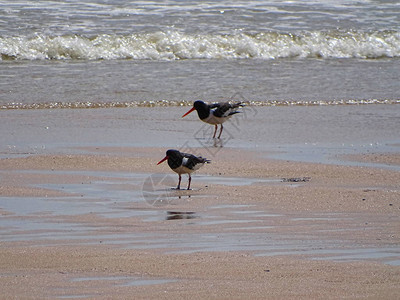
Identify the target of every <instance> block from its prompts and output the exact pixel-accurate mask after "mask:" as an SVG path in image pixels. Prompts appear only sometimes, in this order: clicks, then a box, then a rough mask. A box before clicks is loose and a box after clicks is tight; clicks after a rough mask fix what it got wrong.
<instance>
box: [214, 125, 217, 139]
mask: <svg viewBox="0 0 400 300" xmlns="http://www.w3.org/2000/svg"><path fill="white" fill-rule="evenodd" d="M217 128H218V125H217V124H215V130H214V135H213V139H215V135H216V134H217Z"/></svg>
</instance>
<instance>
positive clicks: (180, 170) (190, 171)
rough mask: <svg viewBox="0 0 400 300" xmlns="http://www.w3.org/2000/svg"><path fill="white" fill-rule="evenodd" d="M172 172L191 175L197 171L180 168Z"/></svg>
mask: <svg viewBox="0 0 400 300" xmlns="http://www.w3.org/2000/svg"><path fill="white" fill-rule="evenodd" d="M172 171H174V172H176V173H178V174H190V173H193V172H194V171H195V170H192V169H189V168H187V167H185V166H179V167H177V168H175V169H172Z"/></svg>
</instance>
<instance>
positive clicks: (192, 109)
mask: <svg viewBox="0 0 400 300" xmlns="http://www.w3.org/2000/svg"><path fill="white" fill-rule="evenodd" d="M194 110H195V108H194V107H192V108H191V109H190V110H189V111H188V112H187V113H186V114H184V115H183V116H182V118H183V117H186V116H187V115H188V114H190V113H191V112H192V111H194Z"/></svg>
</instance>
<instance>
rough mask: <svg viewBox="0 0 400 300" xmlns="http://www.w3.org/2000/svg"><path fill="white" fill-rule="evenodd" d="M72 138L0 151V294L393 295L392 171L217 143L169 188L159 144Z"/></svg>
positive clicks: (398, 260)
mask: <svg viewBox="0 0 400 300" xmlns="http://www.w3.org/2000/svg"><path fill="white" fill-rule="evenodd" d="M193 150H196V149H193ZM197 150H198V151H201V150H202V149H197ZM203 150H204V149H203ZM80 151H81V152H82V153H81V154H54V155H47V154H46V155H25V156H24V157H15V158H3V159H1V160H0V169H1V186H0V195H1V207H2V208H1V214H2V215H1V219H2V223H1V224H2V225H1V232H2V241H1V247H0V264H1V270H2V271H1V277H0V286H1V290H2V295H1V298H2V299H9V298H19V299H34V298H59V299H64V298H67V299H69V298H78V299H110V298H120V299H121V298H122V299H126V298H135V299H144V298H147V299H150V298H152V299H155V298H157V299H159V298H177V299H187V298H189V297H190V298H195V299H204V298H208V299H243V298H252V299H282V298H285V299H310V298H314V299H316V298H328V299H337V298H352V299H354V298H363V299H365V298H367V299H377V298H379V299H396V298H398V297H399V296H400V288H399V286H400V285H399V283H400V266H399V265H400V251H399V250H400V249H399V241H400V235H399V230H398V228H399V226H400V218H399V217H400V203H399V193H400V191H399V185H398V183H399V182H400V173H399V172H397V171H392V170H385V169H381V168H369V167H354V166H338V165H332V164H331V165H327V164H320V163H303V162H293V161H283V160H273V159H268V158H265V157H262V155H260V153H258V154H257V153H256V152H252V151H250V150H243V149H242V150H241V149H232V148H226V149H223V151H219V152H218V153H217V154H216V155H215V157H213V162H212V163H211V164H209V165H206V166H204V167H203V168H202V169H201V170H200V171H199V172H198V174H197V175H195V176H193V183H192V185H193V186H192V187H193V190H191V191H185V190H181V191H173V190H170V187H171V186H170V185H171V184H172V186H174V185H175V184H176V182H177V176H176V175H175V174H172V172H171V171H170V170H169V168H168V166H167V165H166V164H165V165H161V166H157V165H156V161H158V159H159V158H162V157H163V155H164V151H165V150H164V149H163V148H158V147H151V148H146V147H141V148H129V147H109V148H107V147H95V148H86V149H80ZM84 153H85V154H84ZM383 157H385V163H389V164H394V165H398V161H399V154H396V153H391V154H387V155H385V156H383V155H377V156H373V155H362V154H360V155H358V156H352V157H351V159H353V160H363V161H368V162H374V161H375V160H379V161H381V160H382V159H383ZM186 179H187V178H184V179H183V186H186V184H187V181H186ZM149 180H150V181H149ZM149 182H150V183H149Z"/></svg>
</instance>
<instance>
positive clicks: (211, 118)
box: [182, 100, 244, 139]
mask: <svg viewBox="0 0 400 300" xmlns="http://www.w3.org/2000/svg"><path fill="white" fill-rule="evenodd" d="M241 106H244V104H242V102H237V103H235V104H231V103H229V102H221V103H213V104H207V103H204V102H203V101H201V100H197V101H195V102H194V103H193V107H192V108H191V109H190V110H189V111H188V112H187V113H185V114H184V115H183V116H182V118H184V117H186V116H187V115H188V114H190V113H191V112H192V111H194V110H196V111H197V114H198V115H199V118H200V120H202V121H203V122H206V123H208V124H211V125H215V130H214V135H213V139H215V135H216V134H217V129H218V124H221V129H220V131H219V135H218V139H220V138H221V134H222V130H223V129H224V126H223V125H222V123H224V122H225V121H226V120H228V119H229V118H230V117H232V116H233V115H234V114H237V113H240V111H238V109H239V107H241Z"/></svg>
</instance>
